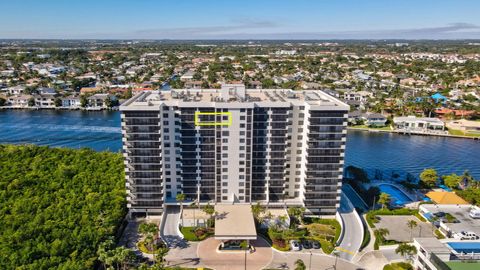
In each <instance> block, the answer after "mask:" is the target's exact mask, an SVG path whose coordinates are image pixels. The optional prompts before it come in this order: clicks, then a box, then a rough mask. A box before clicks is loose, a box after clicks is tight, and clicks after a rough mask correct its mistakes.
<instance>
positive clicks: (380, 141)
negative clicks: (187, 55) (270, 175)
mask: <svg viewBox="0 0 480 270" xmlns="http://www.w3.org/2000/svg"><path fill="white" fill-rule="evenodd" d="M0 124H1V126H0V127H1V128H0V143H11V144H38V145H50V146H55V147H70V148H81V147H89V148H92V149H95V150H98V151H114V152H118V151H121V147H122V141H121V138H122V135H121V128H120V114H119V112H117V111H113V112H112V111H102V112H84V111H53V110H32V111H28V110H0ZM479 153H480V141H479V140H469V139H458V138H445V137H434V136H415V135H412V136H407V135H399V134H391V133H369V132H364V131H354V130H349V131H348V135H347V147H346V153H345V165H346V166H348V165H354V166H357V167H361V168H364V169H366V170H367V171H368V172H369V174H370V175H371V176H373V175H375V174H376V175H378V174H379V172H381V173H380V174H381V176H382V178H384V179H389V178H391V177H392V176H393V175H395V174H398V175H400V178H404V177H405V176H406V174H407V173H410V174H412V175H414V176H417V175H418V174H419V173H420V172H421V171H422V170H423V169H424V168H435V169H437V170H438V171H439V173H440V174H449V173H458V174H461V173H463V171H465V170H469V171H470V173H471V174H472V175H473V176H474V177H476V178H477V179H479V178H480V157H479Z"/></svg>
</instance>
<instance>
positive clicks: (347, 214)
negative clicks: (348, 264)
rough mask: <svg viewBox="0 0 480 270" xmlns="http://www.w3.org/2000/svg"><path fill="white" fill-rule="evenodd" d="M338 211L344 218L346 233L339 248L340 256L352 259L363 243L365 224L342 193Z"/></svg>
mask: <svg viewBox="0 0 480 270" xmlns="http://www.w3.org/2000/svg"><path fill="white" fill-rule="evenodd" d="M338 211H339V213H340V217H341V218H342V220H343V225H344V227H343V230H344V235H343V238H342V242H341V243H340V245H339V246H338V248H337V250H338V251H340V253H339V256H340V258H342V259H345V260H348V261H351V260H352V258H353V257H354V256H355V254H356V253H357V252H358V250H359V249H360V246H361V245H362V241H363V224H362V222H361V218H360V216H359V215H358V213H357V212H356V210H355V208H354V207H353V205H352V203H351V202H350V201H349V199H348V198H347V196H345V194H342V199H341V200H340V208H339V209H338Z"/></svg>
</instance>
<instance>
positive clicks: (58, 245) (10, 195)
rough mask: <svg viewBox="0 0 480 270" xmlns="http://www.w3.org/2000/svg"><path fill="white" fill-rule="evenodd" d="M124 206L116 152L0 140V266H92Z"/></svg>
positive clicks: (122, 178)
mask: <svg viewBox="0 0 480 270" xmlns="http://www.w3.org/2000/svg"><path fill="white" fill-rule="evenodd" d="M125 206H126V202H125V184H124V172H123V160H122V156H121V155H120V154H116V153H109V152H94V151H93V150H89V149H80V150H72V149H63V148H48V147H40V146H30V145H29V146H11V145H0V217H1V218H0V228H1V230H0V254H2V255H1V256H0V269H6V270H9V269H93V268H94V266H95V265H96V264H97V263H98V262H99V259H100V258H99V255H98V254H97V251H98V250H99V246H100V244H101V243H103V242H104V241H107V240H108V239H111V237H112V236H114V235H115V234H116V233H117V231H118V229H119V226H120V224H121V221H122V220H123V218H124V217H125V214H126V208H125ZM105 250H106V249H105Z"/></svg>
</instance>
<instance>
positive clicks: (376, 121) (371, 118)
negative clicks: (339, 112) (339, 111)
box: [348, 111, 387, 127]
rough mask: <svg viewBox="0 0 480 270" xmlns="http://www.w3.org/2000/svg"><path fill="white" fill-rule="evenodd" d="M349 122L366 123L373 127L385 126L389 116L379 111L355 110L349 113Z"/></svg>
mask: <svg viewBox="0 0 480 270" xmlns="http://www.w3.org/2000/svg"><path fill="white" fill-rule="evenodd" d="M348 122H349V123H351V124H353V125H358V124H362V123H363V124H364V125H366V126H371V127H384V126H385V125H386V123H387V117H386V116H384V115H382V114H379V113H371V112H366V113H362V112H361V111H353V112H350V113H348Z"/></svg>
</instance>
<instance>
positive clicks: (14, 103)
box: [7, 95, 32, 108]
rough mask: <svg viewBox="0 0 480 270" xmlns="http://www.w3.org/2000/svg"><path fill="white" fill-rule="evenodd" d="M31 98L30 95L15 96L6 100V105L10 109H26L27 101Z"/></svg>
mask: <svg viewBox="0 0 480 270" xmlns="http://www.w3.org/2000/svg"><path fill="white" fill-rule="evenodd" d="M31 98H32V96H31V95H16V96H10V97H8V99H7V105H8V106H11V107H12V108H27V107H28V101H29V100H30V99H31Z"/></svg>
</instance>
